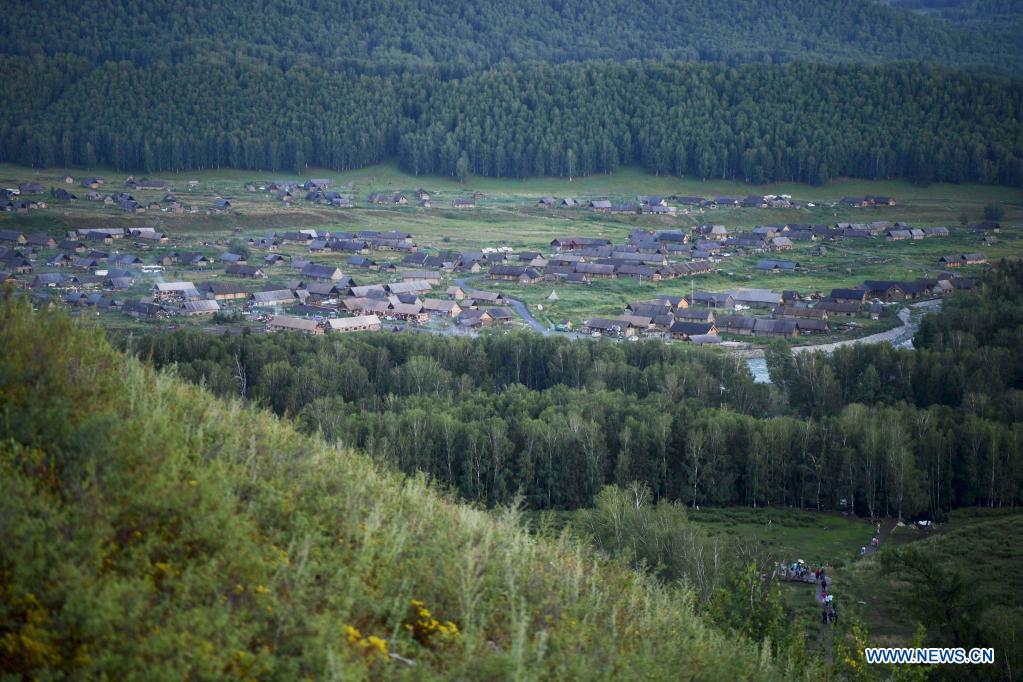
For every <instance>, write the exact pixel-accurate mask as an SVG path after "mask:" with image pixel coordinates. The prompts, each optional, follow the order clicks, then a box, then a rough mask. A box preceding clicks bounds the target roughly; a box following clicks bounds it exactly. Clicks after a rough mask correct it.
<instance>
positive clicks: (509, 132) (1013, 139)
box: [0, 54, 1023, 186]
mask: <svg viewBox="0 0 1023 682" xmlns="http://www.w3.org/2000/svg"><path fill="white" fill-rule="evenodd" d="M0 70H2V71H3V72H4V73H5V74H10V77H9V78H5V79H4V81H3V85H2V86H0V161H6V162H15V163H21V164H27V165H32V166H53V165H65V166H84V167H92V166H95V165H100V164H102V165H109V166H112V167H114V168H116V169H118V170H125V171H127V170H141V171H144V172H149V173H159V172H167V171H181V170H186V169H206V168H226V167H230V168H245V169H252V170H259V171H268V172H272V171H280V170H288V171H294V172H297V173H303V172H304V171H305V169H306V167H307V166H308V165H316V166H322V167H325V168H330V169H335V170H346V169H351V168H357V167H362V166H365V165H368V164H372V163H376V162H379V161H382V160H386V159H397V160H398V162H399V163H400V164H401V166H402V167H404V168H405V169H406V170H408V171H410V172H412V173H416V174H426V173H430V174H442V175H449V176H453V177H462V176H464V174H466V173H474V174H478V175H484V176H503V177H527V176H543V175H552V176H566V177H572V176H580V175H589V174H594V173H612V172H614V171H615V170H616V169H617V168H619V167H621V166H624V165H632V164H638V165H641V166H642V167H643V168H645V169H647V170H649V171H651V172H653V173H663V174H676V175H686V176H690V177H698V178H702V179H711V178H719V179H734V180H743V181H748V182H753V183H763V182H769V181H783V180H784V181H798V182H807V183H813V184H821V183H824V182H827V181H828V180H830V179H831V178H834V177H838V176H854V177H862V178H870V179H887V178H909V179H911V180H913V181H916V182H920V183H928V182H932V181H942V182H965V181H979V182H984V183H997V184H1004V185H1013V186H1019V185H1021V184H1023V122H1021V120H1020V118H1019V116H1018V112H1019V111H1021V110H1023V83H1021V81H1019V80H1016V79H1011V78H1004V77H999V76H977V75H967V74H964V73H961V72H955V71H948V70H943V69H935V68H929V67H925V66H920V65H916V66H890V67H864V66H826V65H810V64H788V65H782V66H764V65H745V66H740V67H737V68H730V67H726V66H721V65H711V64H684V63H654V62H628V63H624V64H615V63H608V62H587V63H572V64H558V65H542V64H525V65H515V66H512V65H503V66H496V67H493V68H490V69H487V70H484V71H476V72H473V73H471V74H468V75H465V76H464V77H450V76H446V75H444V74H443V73H442V72H440V71H438V70H436V69H429V68H427V69H422V70H417V69H405V70H399V71H396V72H394V73H389V74H372V73H365V72H362V71H360V70H359V69H357V68H354V67H353V68H348V69H338V70H330V69H327V68H325V67H323V66H322V65H318V64H315V63H312V64H311V63H307V62H304V61H303V62H297V63H294V64H292V65H290V66H287V67H281V66H274V65H270V64H267V63H264V62H260V61H258V60H253V59H248V58H245V57H242V56H236V55H231V56H224V55H215V54H206V55H202V56H199V57H196V58H194V59H190V60H186V61H183V62H180V63H176V64H170V63H166V62H159V63H155V64H151V65H145V66H139V65H133V64H131V63H128V62H107V63H104V64H102V65H99V66H91V65H89V64H88V63H87V62H86V61H85V60H83V59H81V58H78V57H70V56H66V55H62V56H54V57H43V56H38V55H37V56H35V57H22V56H7V57H0Z"/></svg>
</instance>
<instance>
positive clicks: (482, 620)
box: [0, 299, 781, 679]
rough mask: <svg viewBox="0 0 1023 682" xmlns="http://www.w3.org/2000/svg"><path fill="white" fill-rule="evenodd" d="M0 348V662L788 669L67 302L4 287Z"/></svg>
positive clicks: (396, 671)
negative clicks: (156, 360) (110, 337)
mask: <svg viewBox="0 0 1023 682" xmlns="http://www.w3.org/2000/svg"><path fill="white" fill-rule="evenodd" d="M0 346H2V347H3V348H4V353H3V354H2V357H0V442H2V445H0V493H2V494H0V542H2V543H3V547H4V548H5V551H4V553H3V554H2V556H0V592H2V595H3V598H2V599H0V654H2V655H0V673H12V674H14V675H22V676H27V677H33V676H51V675H52V676H60V675H63V674H73V675H74V676H76V677H78V678H85V679H96V678H100V677H109V678H112V679H136V678H142V677H145V678H147V679H153V678H166V679H183V678H186V677H192V678H214V677H216V678H222V677H233V676H239V677H246V678H255V677H259V678H276V679H298V678H300V677H305V676H308V677H310V678H314V679H323V678H327V677H338V676H340V675H345V676H346V677H347V678H350V679H361V678H387V679H396V678H409V679H430V678H458V679H493V678H502V677H512V676H515V677H529V678H537V679H544V678H546V679H550V678H555V679H598V678H617V679H669V678H670V679H679V678H680V677H682V678H701V679H739V678H756V679H770V678H777V677H780V676H781V673H780V670H779V668H777V667H776V665H775V663H774V662H772V661H771V660H770V659H769V658H768V657H765V656H762V655H761V654H760V652H759V651H758V650H757V649H756V648H755V647H753V646H751V645H748V644H744V643H742V642H739V641H735V640H728V639H725V638H724V637H722V636H721V635H719V634H717V633H716V632H715V631H712V630H710V629H708V628H707V627H706V626H705V625H704V624H703V623H702V621H701V620H699V619H698V618H697V617H696V616H695V615H694V614H693V612H692V610H691V607H690V600H689V597H688V596H687V595H686V594H685V593H684V592H681V591H678V590H675V589H667V588H664V587H660V586H658V585H657V584H656V583H654V582H652V581H651V580H648V579H647V578H644V577H642V576H640V575H639V574H637V573H634V572H631V571H629V570H627V569H625V568H623V567H622V566H621V565H619V564H615V563H610V562H606V561H603V560H600V559H598V558H596V557H594V556H593V555H592V554H590V553H589V552H587V551H586V550H585V549H583V548H581V547H580V546H577V545H575V544H573V543H572V542H570V541H568V540H562V541H560V542H557V543H555V542H552V541H548V540H538V539H536V538H534V537H531V536H529V535H528V534H526V533H525V532H523V531H522V530H521V528H520V526H519V525H518V523H517V519H516V514H514V513H511V512H509V513H505V514H501V515H497V516H491V515H488V514H486V513H484V512H482V511H478V510H474V509H470V508H468V507H465V506H461V505H458V504H455V503H453V502H452V501H450V500H448V499H446V498H444V497H443V496H442V495H440V494H438V493H437V492H436V491H434V490H433V489H431V487H430V486H429V485H427V484H426V483H425V482H424V481H423V480H406V479H402V478H400V477H398V476H397V475H395V474H392V473H389V472H386V471H382V470H380V469H379V468H377V467H375V466H374V465H373V464H372V463H371V462H370V461H368V460H367V459H366V458H365V457H363V456H360V455H358V454H355V453H351V452H342V451H338V450H334V449H331V448H330V447H328V446H326V445H325V444H323V443H322V442H321V441H318V440H315V439H310V438H306V437H304V436H301V435H299V434H297V433H296V432H295V431H294V430H293V429H292V427H291V425H290V424H288V423H287V422H282V421H278V420H276V419H274V418H272V417H271V416H269V415H267V414H265V413H263V412H259V411H256V410H252V409H249V408H244V407H242V406H240V405H238V404H235V403H224V402H221V401H218V400H216V399H213V398H212V397H211V396H210V395H209V394H207V393H206V392H204V391H203V390H201V389H197V388H193V387H189V386H186V385H185V384H184V383H183V382H181V381H179V380H177V379H175V378H173V377H171V376H169V375H167V374H161V373H157V372H154V371H152V370H150V369H147V368H146V367H144V366H142V365H141V364H140V363H138V362H135V361H132V360H129V359H126V358H125V357H123V356H121V355H119V354H117V353H115V352H114V351H112V350H111V348H110V347H109V345H108V344H107V343H106V342H105V340H103V339H102V335H101V333H100V332H99V331H98V330H94V329H87V328H83V327H81V326H77V325H75V324H73V323H72V322H71V321H70V320H69V319H68V318H67V317H66V316H64V315H63V314H60V313H41V314H38V315H33V314H32V313H31V312H30V311H28V310H27V308H26V307H24V306H23V305H22V304H21V303H15V302H12V301H11V300H9V299H8V300H6V301H4V302H3V303H2V304H0ZM413 600H416V601H415V602H414V601H413ZM426 611H428V612H429V613H426ZM406 625H407V626H408V627H406ZM390 654H397V655H398V656H400V657H401V658H400V659H399V658H396V657H391V656H390ZM402 659H406V661H403V660H402Z"/></svg>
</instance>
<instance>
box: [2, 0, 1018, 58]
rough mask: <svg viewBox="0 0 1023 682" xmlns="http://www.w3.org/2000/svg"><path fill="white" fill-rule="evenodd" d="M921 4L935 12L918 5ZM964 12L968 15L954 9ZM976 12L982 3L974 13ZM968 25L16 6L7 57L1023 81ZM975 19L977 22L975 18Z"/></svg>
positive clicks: (777, 13)
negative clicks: (636, 64) (972, 70)
mask: <svg viewBox="0 0 1023 682" xmlns="http://www.w3.org/2000/svg"><path fill="white" fill-rule="evenodd" d="M912 2H913V3H915V5H914V6H913V8H915V7H916V6H919V5H920V4H921V3H924V4H928V3H933V2H934V0H912ZM945 4H946V5H949V4H951V5H953V6H958V5H959V4H961V3H958V2H956V3H945ZM973 4H974V5H976V4H978V3H973ZM979 4H980V5H981V6H982V7H983V9H973V10H972V12H971V16H977V15H978V14H979V15H980V16H981V17H982V18H984V19H987V20H989V21H987V22H986V23H983V24H981V25H960V24H953V23H948V22H945V21H941V20H938V19H936V18H934V17H933V16H930V15H927V14H917V13H914V12H909V11H904V10H903V9H901V8H899V7H898V6H897V4H896V6H894V7H888V6H885V5H883V4H881V3H875V2H867V1H859V0H787V1H786V2H777V1H772V0H685V1H684V2H672V1H670V0H527V1H525V2H514V3H499V2H492V1H482V2H473V3H463V2H457V1H453V0H417V1H415V2H411V1H410V0H395V1H392V2H373V1H372V0H303V1H301V2H288V3H285V2H281V1H280V0H273V1H271V2H265V3H261V4H260V5H259V6H258V7H255V6H253V5H251V4H246V3H241V2H237V0H230V1H227V2H217V1H215V0H200V1H198V2H196V1H186V0H154V1H153V2H147V3H142V4H139V3H126V2H110V1H102V2H90V3H87V4H86V5H84V6H83V5H82V4H81V3H76V2H69V1H68V0H59V1H58V2H47V3H35V4H33V3H15V4H14V5H13V6H11V7H6V8H5V14H4V23H3V26H0V45H2V46H3V47H2V48H0V49H2V50H3V51H4V52H6V53H10V54H22V55H32V54H36V53H48V54H60V53H68V54H76V55H80V56H83V57H85V58H87V59H88V60H89V61H91V62H92V63H97V64H98V63H101V62H105V61H118V60H131V61H134V62H135V63H138V64H147V63H157V62H161V61H162V62H179V61H182V60H187V59H188V58H190V57H192V56H195V55H197V54H201V53H204V52H208V51H211V50H215V51H224V52H230V53H233V52H240V53H243V54H246V55H249V56H252V57H256V58H258V59H261V60H266V61H269V62H272V63H277V64H278V65H286V64H287V63H290V62H292V61H293V60H294V59H295V58H296V57H298V56H306V57H310V58H312V59H313V60H316V61H318V62H320V63H324V64H328V65H334V64H336V63H344V62H349V63H353V62H357V63H365V64H371V65H372V68H391V67H393V66H404V65H423V64H442V65H445V67H446V68H450V69H476V68H478V67H480V66H487V65H491V64H496V63H500V62H524V61H545V62H566V61H585V60H591V59H610V60H616V61H618V60H627V59H658V60H684V61H716V62H727V63H732V64H737V63H743V62H762V63H778V62H782V61H790V60H793V59H799V60H810V61H818V62H820V61H831V62H836V61H839V62H846V61H856V62H866V63H879V62H888V61H929V62H934V63H940V64H945V65H947V66H957V67H958V66H983V67H988V68H993V69H1000V70H1005V71H1014V72H1017V73H1019V72H1020V70H1021V68H1023V46H1021V45H1020V44H1019V42H1018V40H1013V38H1017V39H1018V35H1015V34H1013V33H1012V32H1011V31H1007V30H1006V27H1005V25H1004V23H1003V22H1000V21H993V19H1001V16H1000V15H999V14H998V13H997V12H995V11H994V10H993V9H989V8H988V5H990V4H991V3H990V2H989V1H985V2H982V3H979ZM964 11H967V10H964Z"/></svg>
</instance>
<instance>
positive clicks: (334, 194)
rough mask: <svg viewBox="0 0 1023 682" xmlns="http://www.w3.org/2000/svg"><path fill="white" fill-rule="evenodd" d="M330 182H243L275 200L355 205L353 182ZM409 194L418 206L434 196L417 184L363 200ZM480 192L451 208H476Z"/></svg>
mask: <svg viewBox="0 0 1023 682" xmlns="http://www.w3.org/2000/svg"><path fill="white" fill-rule="evenodd" d="M332 186H333V182H332V181H331V180H330V179H327V178H313V179H310V180H307V181H306V182H304V183H298V182H293V181H289V180H277V181H274V182H267V183H256V182H249V183H246V185H245V190H246V191H247V192H270V193H272V194H273V195H274V198H275V199H276V200H277V201H280V202H281V203H283V204H285V205H290V204H292V203H293V202H294V201H295V200H296V199H303V200H304V201H306V202H307V203H315V204H321V205H324V206H333V207H335V208H354V207H355V205H356V199H355V186H354V185H353V184H351V183H348V184H346V185H343V186H340V187H339V188H337V189H331V187H332ZM410 196H411V197H414V198H415V201H416V202H417V203H416V205H417V206H419V207H421V208H431V207H432V206H433V197H432V196H431V193H430V192H429V191H427V190H425V189H423V188H421V187H420V188H419V189H417V190H415V191H414V192H412V193H411V195H410V194H406V193H405V192H401V191H394V192H371V193H370V194H369V195H368V196H367V197H366V203H367V204H368V205H370V206H408V205H410ZM482 198H483V194H482V193H481V192H473V193H471V194H470V195H469V196H466V197H457V198H455V199H452V200H451V207H452V208H475V207H476V201H477V200H478V199H482Z"/></svg>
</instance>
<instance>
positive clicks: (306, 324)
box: [270, 315, 319, 332]
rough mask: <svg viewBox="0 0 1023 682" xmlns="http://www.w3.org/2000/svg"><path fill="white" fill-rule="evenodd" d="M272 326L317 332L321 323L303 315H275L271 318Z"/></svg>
mask: <svg viewBox="0 0 1023 682" xmlns="http://www.w3.org/2000/svg"><path fill="white" fill-rule="evenodd" d="M270 326H271V327H280V328H282V329H288V330H294V331H303V332H315V331H316V330H317V329H318V328H319V324H318V323H317V322H316V320H307V319H305V318H302V317H292V316H290V315H274V316H273V317H271V318H270Z"/></svg>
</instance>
